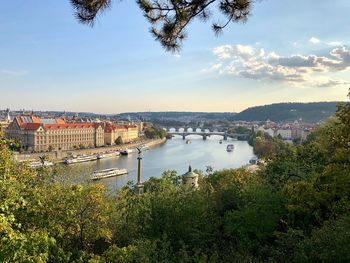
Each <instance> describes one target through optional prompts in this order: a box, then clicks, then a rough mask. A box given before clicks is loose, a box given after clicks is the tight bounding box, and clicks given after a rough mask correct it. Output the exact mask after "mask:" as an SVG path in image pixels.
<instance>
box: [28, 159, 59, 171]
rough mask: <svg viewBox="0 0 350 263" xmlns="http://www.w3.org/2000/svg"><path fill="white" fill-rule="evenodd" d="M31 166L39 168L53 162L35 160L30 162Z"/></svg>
mask: <svg viewBox="0 0 350 263" xmlns="http://www.w3.org/2000/svg"><path fill="white" fill-rule="evenodd" d="M28 165H29V167H30V168H32V169H37V168H40V167H48V166H52V165H53V162H49V161H44V163H42V162H40V161H34V162H30V163H28Z"/></svg>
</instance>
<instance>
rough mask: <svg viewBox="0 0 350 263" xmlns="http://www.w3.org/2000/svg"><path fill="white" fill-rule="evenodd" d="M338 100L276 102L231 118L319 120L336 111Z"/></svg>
mask: <svg viewBox="0 0 350 263" xmlns="http://www.w3.org/2000/svg"><path fill="white" fill-rule="evenodd" d="M337 103H338V102H310V103H294V102H292V103H276V104H270V105H264V106H256V107H251V108H248V109H246V110H244V111H242V112H240V113H238V114H236V115H235V116H233V117H232V119H231V120H243V121H266V120H267V119H269V120H271V121H275V122H280V121H294V120H298V119H300V118H301V119H302V120H303V121H305V122H319V121H321V120H324V119H327V118H328V117H329V116H331V115H333V114H334V113H335V111H336V106H337Z"/></svg>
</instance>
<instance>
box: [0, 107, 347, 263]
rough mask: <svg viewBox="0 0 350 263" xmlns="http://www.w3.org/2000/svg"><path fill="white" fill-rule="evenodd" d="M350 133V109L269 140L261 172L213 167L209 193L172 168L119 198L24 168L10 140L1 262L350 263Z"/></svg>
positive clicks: (0, 222)
mask: <svg viewBox="0 0 350 263" xmlns="http://www.w3.org/2000/svg"><path fill="white" fill-rule="evenodd" d="M349 130H350V103H344V104H340V105H339V106H338V109H337V112H336V114H335V116H334V118H333V119H331V120H329V121H328V122H327V123H325V124H324V125H323V126H321V127H319V128H318V129H317V130H316V131H315V132H313V133H312V134H311V135H310V136H309V137H308V138H307V141H305V142H304V143H303V144H301V145H289V144H285V143H283V141H281V140H269V142H270V143H271V144H272V145H273V147H270V148H268V151H262V155H265V154H266V158H267V159H266V166H262V167H261V169H260V170H259V171H256V172H249V171H248V170H245V169H242V168H241V169H226V170H221V171H212V169H209V168H208V169H207V171H206V173H203V172H200V173H199V174H200V176H199V189H197V190H193V189H188V188H186V187H185V186H184V185H183V183H182V177H181V176H179V175H178V174H177V173H176V171H165V172H164V173H163V176H162V177H161V178H155V177H152V178H150V179H149V180H148V181H146V182H144V193H143V194H139V193H138V192H136V191H135V189H134V187H133V184H132V183H130V184H128V185H127V186H125V187H124V188H122V189H121V190H119V191H118V193H117V194H116V195H111V194H110V193H108V192H107V191H106V189H105V188H104V186H103V185H101V184H92V183H91V184H87V185H80V184H74V183H72V182H65V181H62V180H59V178H57V177H56V176H55V174H56V172H55V169H57V167H55V166H54V167H47V168H40V169H39V170H33V169H30V168H29V167H28V166H27V165H26V164H23V165H18V163H16V162H15V161H14V160H13V157H12V153H11V151H10V150H9V143H8V141H7V140H5V139H3V138H2V137H1V136H0V261H1V262H101V263H105V262H125V263H133V262H149V263H151V262H167V263H173V262H174V263H180V262H181V263H183V262H185V263H193V262H203V263H206V262H215V263H216V262H291V263H292V262H298V263H299V262H349V261H350V254H349V251H350V134H349ZM257 135H258V136H256V137H253V139H252V141H253V143H255V144H256V143H257V140H260V139H261V140H268V138H264V137H262V135H261V134H257ZM258 138H260V139H258ZM259 143H260V142H259Z"/></svg>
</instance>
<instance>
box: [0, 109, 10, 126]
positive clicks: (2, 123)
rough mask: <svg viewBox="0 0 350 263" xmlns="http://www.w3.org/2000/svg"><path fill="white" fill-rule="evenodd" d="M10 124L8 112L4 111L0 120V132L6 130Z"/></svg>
mask: <svg viewBox="0 0 350 263" xmlns="http://www.w3.org/2000/svg"><path fill="white" fill-rule="evenodd" d="M10 123H11V117H10V110H9V109H6V111H5V117H4V118H0V130H3V129H6V128H7V127H8V126H9V125H10Z"/></svg>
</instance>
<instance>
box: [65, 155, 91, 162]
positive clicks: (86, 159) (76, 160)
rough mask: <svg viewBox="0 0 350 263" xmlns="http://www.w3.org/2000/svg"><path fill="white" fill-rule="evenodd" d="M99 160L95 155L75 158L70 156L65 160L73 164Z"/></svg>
mask: <svg viewBox="0 0 350 263" xmlns="http://www.w3.org/2000/svg"><path fill="white" fill-rule="evenodd" d="M95 160H97V157H96V156H94V155H82V156H77V157H73V158H69V159H67V160H65V161H64V163H65V164H73V163H83V162H90V161H95Z"/></svg>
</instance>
